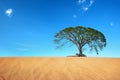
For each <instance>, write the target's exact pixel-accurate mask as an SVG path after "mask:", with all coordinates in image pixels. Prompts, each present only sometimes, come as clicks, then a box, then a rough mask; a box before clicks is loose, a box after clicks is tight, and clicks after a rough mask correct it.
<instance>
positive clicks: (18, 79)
mask: <svg viewBox="0 0 120 80" xmlns="http://www.w3.org/2000/svg"><path fill="white" fill-rule="evenodd" d="M0 80H120V58H87V57H83V58H79V57H33V58H32V57H31V58H27V57H26V58H25V57H24V58H0Z"/></svg>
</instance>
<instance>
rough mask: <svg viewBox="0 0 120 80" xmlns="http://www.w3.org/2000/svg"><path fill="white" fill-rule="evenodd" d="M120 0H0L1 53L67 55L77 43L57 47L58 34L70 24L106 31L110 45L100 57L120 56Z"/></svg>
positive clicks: (8, 54)
mask: <svg viewBox="0 0 120 80" xmlns="http://www.w3.org/2000/svg"><path fill="white" fill-rule="evenodd" d="M119 4H120V1H119V0H0V56H1V57H6V56H9V57H11V56H67V55H74V54H75V53H77V52H78V50H77V48H76V46H72V47H69V45H68V46H65V47H63V48H61V49H56V45H55V44H54V42H53V40H54V35H55V33H57V32H58V31H59V30H62V29H64V28H66V27H69V26H73V27H74V26H78V25H80V26H86V27H92V28H95V29H97V30H99V31H101V32H103V33H104V35H105V36H106V39H107V46H106V48H104V49H103V51H102V52H100V54H99V55H96V54H95V53H94V52H93V53H89V51H88V50H89V49H88V48H86V49H85V51H84V53H85V54H86V55H88V56H96V57H120V53H119V49H120V48H119V46H120V42H119V40H120V10H119V9H120V5H119Z"/></svg>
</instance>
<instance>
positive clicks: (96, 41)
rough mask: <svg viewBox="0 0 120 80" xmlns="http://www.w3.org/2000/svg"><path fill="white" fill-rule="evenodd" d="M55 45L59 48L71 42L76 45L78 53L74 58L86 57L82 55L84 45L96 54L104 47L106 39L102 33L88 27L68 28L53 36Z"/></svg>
mask: <svg viewBox="0 0 120 80" xmlns="http://www.w3.org/2000/svg"><path fill="white" fill-rule="evenodd" d="M54 42H55V44H60V45H59V46H57V47H58V48H59V47H62V46H64V45H65V44H66V43H68V42H71V43H72V44H74V45H76V46H77V48H78V50H79V53H77V54H76V56H86V55H85V54H83V47H84V46H85V45H87V46H89V47H90V51H92V50H95V51H96V53H97V54H99V53H98V51H99V50H102V49H103V48H104V47H106V38H105V36H104V34H103V33H101V32H100V31H98V30H95V29H93V28H90V27H83V26H77V27H68V28H65V29H63V30H61V31H59V32H58V33H57V34H55V40H54Z"/></svg>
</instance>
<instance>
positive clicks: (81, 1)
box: [78, 0, 86, 4]
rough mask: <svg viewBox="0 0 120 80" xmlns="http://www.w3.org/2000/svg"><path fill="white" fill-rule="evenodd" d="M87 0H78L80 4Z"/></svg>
mask: <svg viewBox="0 0 120 80" xmlns="http://www.w3.org/2000/svg"><path fill="white" fill-rule="evenodd" d="M84 2H86V0H78V4H81V3H84Z"/></svg>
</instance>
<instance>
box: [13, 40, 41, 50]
mask: <svg viewBox="0 0 120 80" xmlns="http://www.w3.org/2000/svg"><path fill="white" fill-rule="evenodd" d="M15 45H16V50H18V51H29V50H32V49H36V48H38V47H39V46H38V45H33V44H26V43H19V42H17V43H15Z"/></svg>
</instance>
